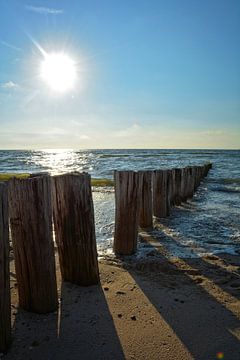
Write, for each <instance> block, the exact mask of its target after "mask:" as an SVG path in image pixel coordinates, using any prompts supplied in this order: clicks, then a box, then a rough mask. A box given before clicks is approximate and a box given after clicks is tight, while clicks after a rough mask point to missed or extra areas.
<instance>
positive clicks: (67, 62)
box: [40, 53, 77, 93]
mask: <svg viewBox="0 0 240 360" xmlns="http://www.w3.org/2000/svg"><path fill="white" fill-rule="evenodd" d="M40 75H41V78H42V79H43V80H44V81H45V82H46V83H47V84H48V86H49V87H50V89H52V90H54V91H56V92H61V93H62V92H66V91H68V90H71V89H72V88H73V87H74V85H75V81H76V77H77V72H76V65H75V62H74V61H73V60H72V59H71V58H70V57H69V56H68V55H67V54H64V53H50V54H45V56H44V60H43V61H42V63H41V69H40Z"/></svg>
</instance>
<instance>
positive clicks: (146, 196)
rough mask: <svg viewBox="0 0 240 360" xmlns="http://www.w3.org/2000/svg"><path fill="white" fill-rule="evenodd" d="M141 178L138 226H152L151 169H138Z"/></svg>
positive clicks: (146, 227)
mask: <svg viewBox="0 0 240 360" xmlns="http://www.w3.org/2000/svg"><path fill="white" fill-rule="evenodd" d="M138 174H139V176H140V177H141V178H142V179H141V180H140V181H141V183H142V191H141V194H140V196H141V206H140V219H139V226H140V227H141V228H143V229H152V228H153V209H152V171H139V173H138Z"/></svg>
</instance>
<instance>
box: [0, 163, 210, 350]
mask: <svg viewBox="0 0 240 360" xmlns="http://www.w3.org/2000/svg"><path fill="white" fill-rule="evenodd" d="M210 168H211V165H210V164H207V165H204V166H194V167H187V168H184V169H172V170H156V171H139V172H134V171H115V173H114V179H115V204H116V210H115V235H114V245H113V246H114V251H115V253H116V254H119V255H131V254H133V253H135V252H136V250H137V237H138V228H139V226H140V227H141V228H148V229H151V228H152V227H153V216H155V217H157V218H161V217H166V216H168V215H169V213H170V208H171V206H174V205H180V204H181V202H183V201H186V200H187V199H188V198H190V197H192V196H193V193H194V191H195V190H196V188H197V187H198V185H199V184H200V181H201V179H202V178H203V177H204V176H206V175H207V173H208V170H209V169H210ZM52 219H53V221H52ZM9 223H10V231H11V238H12V245H13V251H14V259H15V270H16V277H17V284H18V286H17V288H18V294H19V306H20V307H21V308H23V309H25V310H27V311H32V312H36V313H47V312H51V311H55V310H56V309H57V307H58V295H57V283H56V269H55V253H54V241H53V226H54V233H55V241H56V244H57V247H58V254H59V264H60V270H61V275H62V279H63V280H64V281H69V282H72V283H74V284H78V285H81V286H87V285H94V284H98V283H99V270H98V261H97V248H96V237H95V223H94V209H93V201H92V191H91V179H90V175H89V174H87V173H78V174H65V175H59V176H53V177H51V176H49V175H43V176H40V175H39V176H34V175H33V176H30V177H29V178H28V179H25V180H20V179H16V178H14V179H11V180H10V181H9V182H8V183H7V184H4V183H0V353H1V352H4V351H6V349H7V347H8V346H9V344H10V340H11V312H10V306H11V301H10V273H9V247H10V245H9Z"/></svg>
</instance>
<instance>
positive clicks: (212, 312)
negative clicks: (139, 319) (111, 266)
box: [127, 246, 240, 360]
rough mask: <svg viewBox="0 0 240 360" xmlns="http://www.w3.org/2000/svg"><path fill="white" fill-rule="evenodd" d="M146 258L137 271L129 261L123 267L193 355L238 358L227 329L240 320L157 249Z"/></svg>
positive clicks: (199, 358) (201, 359)
mask: <svg viewBox="0 0 240 360" xmlns="http://www.w3.org/2000/svg"><path fill="white" fill-rule="evenodd" d="M150 247H151V246H150ZM152 249H153V250H154V249H155V248H154V247H152ZM154 258H155V259H154ZM150 259H151V260H150V261H149V264H147V263H146V268H144V264H143V267H140V270H138V271H136V270H135V269H134V268H131V265H130V266H128V267H127V269H128V271H129V273H130V275H131V276H132V277H133V278H134V280H135V281H136V283H137V284H138V286H139V287H140V289H141V290H142V291H143V292H144V294H145V295H146V296H147V298H148V299H149V301H150V302H151V303H152V304H153V305H154V307H155V308H156V309H157V311H158V312H159V314H160V315H161V316H162V317H163V318H164V320H165V321H166V322H167V323H168V325H169V326H170V327H171V328H172V329H173V331H174V332H175V333H176V335H177V336H178V338H179V339H180V340H181V341H182V343H183V344H184V345H185V346H186V348H187V349H188V351H189V352H190V353H191V354H192V356H193V358H194V359H197V360H206V359H215V358H216V354H217V353H218V352H223V353H224V359H229V360H233V359H237V358H239V357H240V342H239V340H238V339H237V337H235V336H234V335H233V334H232V333H231V330H234V329H236V328H239V326H240V323H239V320H238V319H237V318H236V317H235V316H234V315H233V313H232V312H231V311H229V310H228V309H226V308H225V307H224V306H223V305H222V304H220V303H219V302H218V301H217V299H215V298H214V297H213V296H212V295H210V294H209V293H208V292H207V291H206V290H204V289H203V288H202V287H201V286H200V285H199V284H198V283H197V282H195V281H194V280H193V279H192V278H191V277H190V276H188V275H187V271H186V273H185V272H184V271H183V270H182V269H179V268H178V266H176V264H174V263H173V262H171V261H170V260H168V259H167V258H166V257H165V256H163V255H162V254H161V253H159V252H158V251H157V250H156V257H155V256H153V254H152V255H151V257H150ZM151 262H152V265H153V270H154V271H153V272H152V274H153V275H152V276H151V277H150V279H149V277H147V276H146V274H148V275H149V272H147V273H146V272H145V269H148V270H150V272H151ZM157 264H158V265H157ZM153 287H154V291H153ZM193 288H194V290H193ZM166 292H167V293H166ZM176 356H177V354H176Z"/></svg>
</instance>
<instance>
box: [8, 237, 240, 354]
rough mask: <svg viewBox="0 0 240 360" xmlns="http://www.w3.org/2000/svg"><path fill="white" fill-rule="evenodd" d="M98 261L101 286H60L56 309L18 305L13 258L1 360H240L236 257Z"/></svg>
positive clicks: (156, 247)
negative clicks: (7, 339)
mask: <svg viewBox="0 0 240 360" xmlns="http://www.w3.org/2000/svg"><path fill="white" fill-rule="evenodd" d="M142 241H146V243H148V244H149V245H150V246H151V247H152V249H151V251H149V252H148V253H147V254H146V256H145V257H142V258H139V257H136V256H132V257H128V258H127V257H125V258H122V259H121V258H120V259H119V258H118V259H117V258H115V257H113V256H109V257H107V256H105V257H103V258H101V259H100V261H99V266H100V274H101V285H99V286H91V287H86V288H83V287H78V286H75V285H72V284H70V283H61V276H60V272H59V266H58V259H57V257H56V259H57V278H58V290H59V301H60V305H59V310H58V312H56V313H53V314H47V315H37V314H32V313H28V312H25V311H23V310H20V309H19V308H18V300H17V282H16V278H15V271H14V261H13V260H12V261H11V291H12V314H13V316H12V319H13V343H12V347H11V349H10V351H9V353H8V354H7V355H5V356H3V359H4V360H28V359H29V360H30V359H34V360H37V359H44V360H47V359H49V360H50V359H51V360H58V359H64V360H68V359H69V360H71V359H74V360H75V359H83V360H85V359H86V360H91V359H94V360H95V359H102V360H103V359H104V360H108V359H109V360H110V359H111V360H118V359H150V360H155V359H161V360H164V359H166V360H171V359H174V360H175V359H179V360H188V359H199V360H207V359H217V358H218V356H220V355H219V354H218V353H223V354H224V360H228V359H231V360H237V359H240V321H239V320H240V301H239V298H240V256H233V255H227V254H221V255H219V256H214V255H209V256H206V257H204V258H195V259H193V258H191V259H180V258H174V257H168V256H167V255H166V253H165V249H164V248H163V246H161V245H160V244H157V243H156V244H154V239H150V238H146V239H145V240H142Z"/></svg>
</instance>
